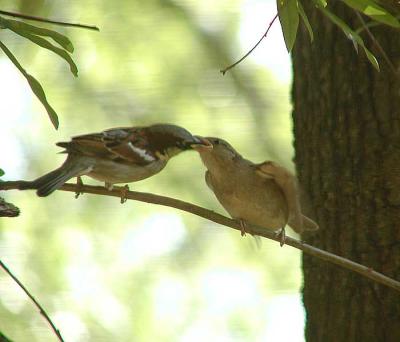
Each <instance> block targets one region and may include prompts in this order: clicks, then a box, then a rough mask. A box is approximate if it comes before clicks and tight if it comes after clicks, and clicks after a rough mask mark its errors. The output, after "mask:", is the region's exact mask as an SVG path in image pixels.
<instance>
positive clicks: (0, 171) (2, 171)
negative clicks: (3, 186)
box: [0, 169, 5, 177]
mask: <svg viewBox="0 0 400 342" xmlns="http://www.w3.org/2000/svg"><path fill="white" fill-rule="evenodd" d="M4 175H5V172H4V170H3V169H0V177H2V176H4Z"/></svg>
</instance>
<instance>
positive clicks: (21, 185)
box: [5, 158, 87, 197]
mask: <svg viewBox="0 0 400 342" xmlns="http://www.w3.org/2000/svg"><path fill="white" fill-rule="evenodd" d="M86 169H87V165H82V164H80V163H75V162H71V161H70V159H69V158H68V159H67V160H66V161H65V163H64V164H63V165H61V166H60V167H59V168H58V169H55V170H54V171H51V172H49V173H46V174H45V175H44V176H42V177H39V178H37V179H35V180H33V181H16V182H13V183H15V185H17V187H18V189H20V190H26V189H37V191H36V194H37V195H38V196H40V197H45V196H48V195H50V194H51V193H52V192H53V191H55V190H57V189H58V188H60V187H61V186H62V185H63V184H64V183H65V182H66V181H67V180H68V179H71V178H73V177H76V176H79V175H80V174H82V172H84V171H85V170H86ZM5 183H11V182H5Z"/></svg>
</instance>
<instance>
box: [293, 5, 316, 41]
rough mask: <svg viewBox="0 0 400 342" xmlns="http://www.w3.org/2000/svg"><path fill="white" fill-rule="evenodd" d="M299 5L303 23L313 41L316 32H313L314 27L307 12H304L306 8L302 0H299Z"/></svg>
mask: <svg viewBox="0 0 400 342" xmlns="http://www.w3.org/2000/svg"><path fill="white" fill-rule="evenodd" d="M297 6H298V10H299V14H300V16H301V19H303V23H304V25H305V26H306V28H307V31H308V34H309V35H310V40H311V42H312V41H313V40H314V33H313V30H312V27H311V25H310V22H309V21H308V18H307V14H306V12H304V8H303V5H302V4H301V2H300V0H298V2H297Z"/></svg>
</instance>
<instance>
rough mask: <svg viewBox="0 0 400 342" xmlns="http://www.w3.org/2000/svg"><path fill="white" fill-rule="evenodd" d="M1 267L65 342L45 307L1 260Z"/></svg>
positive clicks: (59, 338) (62, 341)
mask: <svg viewBox="0 0 400 342" xmlns="http://www.w3.org/2000/svg"><path fill="white" fill-rule="evenodd" d="M0 267H1V268H2V269H3V270H4V271H6V273H8V275H9V276H10V277H11V278H13V279H14V281H15V282H16V283H17V284H18V285H19V287H20V288H21V289H22V290H23V291H24V292H25V293H26V295H27V296H28V297H29V298H30V299H31V300H32V302H33V303H34V304H35V305H36V307H37V308H38V309H39V312H40V314H41V315H42V316H43V317H44V318H45V320H46V321H47V322H48V323H49V324H50V326H51V329H52V330H53V331H54V333H55V334H56V336H57V338H58V340H59V341H61V342H64V340H63V338H62V336H61V333H60V331H59V330H58V329H57V327H56V326H55V325H54V323H53V322H52V320H51V319H50V317H49V315H48V314H47V312H46V311H45V310H44V309H43V307H42V306H41V305H40V304H39V303H38V301H37V300H36V299H35V297H33V296H32V295H31V294H30V292H29V291H28V290H27V289H26V287H25V286H24V285H23V284H22V283H21V282H20V281H19V280H18V278H17V277H16V276H15V275H14V274H13V273H12V272H11V271H10V270H9V269H8V267H7V266H6V265H5V264H4V263H3V262H2V261H1V260H0Z"/></svg>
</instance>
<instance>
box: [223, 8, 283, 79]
mask: <svg viewBox="0 0 400 342" xmlns="http://www.w3.org/2000/svg"><path fill="white" fill-rule="evenodd" d="M276 18H278V13H276V14H275V17H274V18H273V19H272V20H271V22H270V23H269V25H268V28H267V31H265V33H264V34H263V35H262V37H261V38H260V39H259V40H258V42H257V43H256V45H254V46H253V47H252V48H251V49H250V50H249V51H248V52H247V53H246V54H245V55H244V56H243V57H242V58H240V59H239V60H238V61H237V62H235V63H233V64H231V65H229V66H228V67H226V68H225V69H222V70H220V72H221V73H222V75H225V73H226V72H227V71H228V70H230V69H232V68H234V67H235V66H236V65H238V64H239V63H241V62H242V61H244V60H245V59H246V58H247V57H248V56H249V55H250V54H251V53H252V52H253V51H254V50H255V49H256V47H257V46H258V45H260V43H261V42H262V40H263V39H264V38H265V37H266V36H267V34H268V32H269V30H270V28H271V26H272V24H273V23H274V21H275V20H276Z"/></svg>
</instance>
